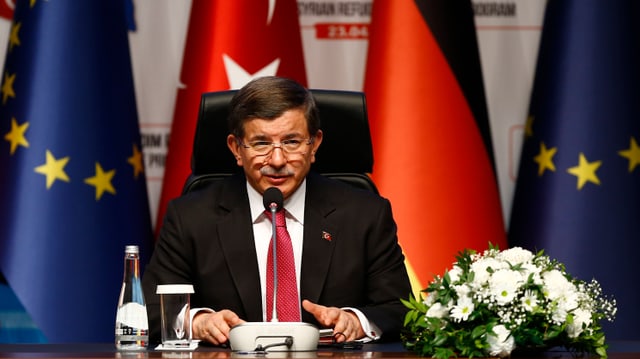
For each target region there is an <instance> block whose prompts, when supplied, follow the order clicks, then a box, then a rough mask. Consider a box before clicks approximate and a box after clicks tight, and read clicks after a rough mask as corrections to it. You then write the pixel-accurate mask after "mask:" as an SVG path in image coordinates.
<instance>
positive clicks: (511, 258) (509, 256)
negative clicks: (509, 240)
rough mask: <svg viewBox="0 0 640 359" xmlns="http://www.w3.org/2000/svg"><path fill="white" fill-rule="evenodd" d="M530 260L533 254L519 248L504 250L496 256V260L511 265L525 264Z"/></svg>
mask: <svg viewBox="0 0 640 359" xmlns="http://www.w3.org/2000/svg"><path fill="white" fill-rule="evenodd" d="M532 258H533V253H531V252H530V251H528V250H526V249H522V248H520V247H513V248H510V249H505V250H504V251H502V252H500V254H499V255H498V259H500V260H503V261H506V262H509V263H510V264H511V265H516V264H520V263H526V262H529V261H531V259H532Z"/></svg>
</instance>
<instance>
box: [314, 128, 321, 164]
mask: <svg viewBox="0 0 640 359" xmlns="http://www.w3.org/2000/svg"><path fill="white" fill-rule="evenodd" d="M321 143H322V130H318V132H316V134H315V135H314V136H313V145H312V146H313V147H311V163H314V162H315V161H316V152H318V148H319V147H320V144H321Z"/></svg>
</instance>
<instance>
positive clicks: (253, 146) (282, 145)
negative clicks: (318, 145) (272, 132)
mask: <svg viewBox="0 0 640 359" xmlns="http://www.w3.org/2000/svg"><path fill="white" fill-rule="evenodd" d="M312 143H313V138H307V139H297V138H292V139H288V140H284V141H281V142H269V141H253V142H249V143H247V144H245V143H244V142H242V140H238V144H239V145H240V146H242V147H244V148H246V149H250V150H251V151H252V152H253V153H254V154H255V155H256V156H266V155H268V154H270V153H271V152H272V151H273V149H274V148H279V149H281V150H282V151H283V152H284V153H286V154H290V155H293V154H302V153H304V152H303V151H302V147H303V146H304V145H310V144H312Z"/></svg>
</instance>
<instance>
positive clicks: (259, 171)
mask: <svg viewBox="0 0 640 359" xmlns="http://www.w3.org/2000/svg"><path fill="white" fill-rule="evenodd" d="M238 140H240V144H239V143H238ZM321 142H322V131H318V132H317V133H316V135H315V136H313V137H311V136H310V135H309V129H308V128H307V120H306V119H305V117H304V112H302V110H299V109H294V110H288V111H286V112H285V113H283V114H282V116H280V117H277V118H275V119H272V120H263V119H252V120H249V121H247V122H245V124H244V138H240V139H238V138H236V137H235V136H234V135H229V136H228V137H227V145H228V146H229V149H230V150H231V152H232V153H233V155H234V156H235V158H236V161H237V163H238V166H242V167H243V168H244V172H245V174H246V176H247V180H248V181H249V184H250V185H251V186H252V187H253V188H255V189H256V191H258V192H259V193H264V191H265V190H266V189H267V188H269V187H277V188H278V189H280V191H282V194H283V195H284V198H288V197H289V196H290V195H291V194H292V193H293V192H294V191H295V190H296V189H297V188H298V187H299V186H300V184H301V183H302V181H303V180H304V178H305V176H306V175H307V173H309V169H310V168H311V164H312V163H313V162H315V160H316V157H315V154H316V151H317V150H318V147H319V146H320V143H321ZM272 143H275V146H273V145H272ZM298 144H299V147H297V145H298ZM296 147H297V148H296ZM292 148H295V149H292ZM264 151H268V152H267V153H266V154H265V152H264Z"/></svg>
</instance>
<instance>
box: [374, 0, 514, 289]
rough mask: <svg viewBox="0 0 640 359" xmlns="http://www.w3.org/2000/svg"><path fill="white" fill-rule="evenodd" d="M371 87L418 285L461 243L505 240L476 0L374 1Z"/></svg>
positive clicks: (389, 182) (390, 187) (383, 159)
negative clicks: (473, 5) (473, 4)
mask: <svg viewBox="0 0 640 359" xmlns="http://www.w3.org/2000/svg"><path fill="white" fill-rule="evenodd" d="M365 92H366V95H367V106H368V113H369V120H370V122H371V132H372V140H373V148H374V158H375V163H374V169H373V174H372V176H373V179H374V181H375V182H376V185H377V186H378V188H379V190H380V193H381V194H382V195H383V196H385V197H388V198H389V200H390V201H391V203H392V205H393V210H394V216H395V219H396V221H397V223H398V238H399V241H400V244H401V245H402V248H403V250H404V253H405V256H406V258H407V263H408V264H409V266H408V267H409V271H410V273H412V274H413V275H412V285H413V287H414V292H415V289H418V290H419V289H424V288H425V287H426V286H427V283H428V282H430V281H431V280H432V279H433V276H434V275H441V274H442V273H443V272H444V270H445V269H447V268H451V264H452V263H453V262H455V260H456V259H455V255H456V254H457V253H458V252H459V251H461V250H463V249H465V248H472V249H476V250H483V249H485V248H487V247H488V243H489V242H492V243H493V244H497V245H499V246H500V248H503V249H506V244H507V241H506V235H505V228H504V223H503V218H502V211H501V205H500V198H499V193H498V186H497V181H496V176H495V173H494V169H493V163H492V146H491V136H490V131H489V123H488V115H487V111H486V103H485V97H484V87H483V84H482V74H481V68H480V60H479V53H478V48H477V42H476V37H475V27H474V24H473V13H472V10H471V3H470V1H434V0H393V1H374V4H373V10H372V20H371V27H370V38H369V53H368V57H367V70H366V78H365ZM416 287H418V288H416Z"/></svg>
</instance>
